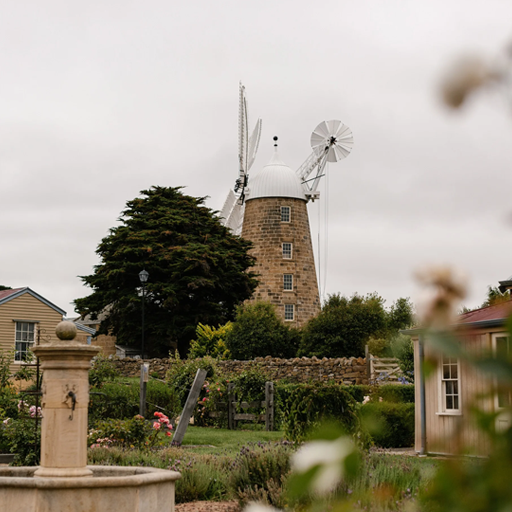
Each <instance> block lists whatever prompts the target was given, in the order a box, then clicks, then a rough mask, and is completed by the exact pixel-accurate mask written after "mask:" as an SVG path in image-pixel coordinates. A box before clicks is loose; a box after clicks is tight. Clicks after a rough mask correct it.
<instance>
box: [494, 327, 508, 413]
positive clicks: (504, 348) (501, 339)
mask: <svg viewBox="0 0 512 512" xmlns="http://www.w3.org/2000/svg"><path fill="white" fill-rule="evenodd" d="M492 345H493V350H494V354H495V356H496V358H497V359H500V360H504V361H508V360H509V358H510V338H509V337H508V336H507V335H506V334H501V333H500V334H494V335H493V337H492ZM510 405H512V393H511V392H510V390H508V391H507V390H498V393H497V395H496V406H497V408H499V409H502V408H503V407H509V406H510Z"/></svg>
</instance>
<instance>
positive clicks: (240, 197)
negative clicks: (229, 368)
mask: <svg viewBox="0 0 512 512" xmlns="http://www.w3.org/2000/svg"><path fill="white" fill-rule="evenodd" d="M248 134H249V116H248V112H247V98H246V96H245V87H244V86H243V85H242V83H241V82H240V87H239V93H238V177H237V180H236V182H235V188H234V192H233V190H230V191H229V194H228V197H227V198H226V201H225V202H224V206H223V207H222V211H221V222H222V223H223V224H224V226H226V227H228V228H229V229H230V230H231V231H232V232H233V233H235V234H236V235H239V234H240V233H241V232H242V224H243V220H244V212H245V187H246V186H247V181H248V179H249V175H248V172H249V169H250V168H251V167H252V164H253V163H254V160H255V158H256V153H257V151H258V146H259V143H260V136H261V119H258V121H256V126H255V127H254V130H253V132H252V134H251V136H250V137H249V135H248Z"/></svg>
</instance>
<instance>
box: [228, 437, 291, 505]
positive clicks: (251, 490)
mask: <svg viewBox="0 0 512 512" xmlns="http://www.w3.org/2000/svg"><path fill="white" fill-rule="evenodd" d="M291 453H292V448H291V445H290V443H286V442H283V443H258V444H257V445H249V446H243V447H242V448H241V449H240V452H239V453H238V455H237V456H236V458H235V461H234V462H233V466H232V468H231V477H230V481H229V482H230V486H231V488H232V490H233V492H234V494H235V495H236V496H237V498H238V501H239V502H240V505H242V506H243V505H247V503H248V502H249V501H255V500H258V501H263V502H264V503H267V504H269V505H273V506H275V507H279V508H283V507H284V505H285V501H284V493H283V486H284V483H285V481H286V478H287V477H288V474H289V472H290V455H291Z"/></svg>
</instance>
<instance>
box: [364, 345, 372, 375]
mask: <svg viewBox="0 0 512 512" xmlns="http://www.w3.org/2000/svg"><path fill="white" fill-rule="evenodd" d="M364 357H365V358H366V373H367V374H368V384H370V382H371V380H372V366H371V361H370V357H371V356H370V351H369V349H368V345H365V346H364Z"/></svg>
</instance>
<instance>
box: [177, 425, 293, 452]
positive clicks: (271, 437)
mask: <svg viewBox="0 0 512 512" xmlns="http://www.w3.org/2000/svg"><path fill="white" fill-rule="evenodd" d="M283 436H284V433H283V432H281V431H277V432H267V431H265V430H260V431H258V430H227V429H225V428H208V427H193V426H192V425H189V426H188V428H187V431H186V433H185V437H184V438H183V444H182V446H183V448H184V449H185V450H186V451H187V452H188V451H193V452H194V453H204V454H223V455H230V456H235V455H236V454H237V453H238V452H239V451H240V448H241V447H242V446H243V445H246V444H248V443H258V442H266V441H281V440H282V439H283ZM187 446H189V447H190V448H187Z"/></svg>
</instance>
